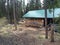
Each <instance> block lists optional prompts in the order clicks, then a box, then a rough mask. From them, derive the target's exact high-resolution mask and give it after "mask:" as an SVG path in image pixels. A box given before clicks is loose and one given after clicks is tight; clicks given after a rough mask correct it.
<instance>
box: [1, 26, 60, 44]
mask: <svg viewBox="0 0 60 45" xmlns="http://www.w3.org/2000/svg"><path fill="white" fill-rule="evenodd" d="M17 27H18V29H17V30H14V27H12V26H11V27H9V26H6V27H3V28H1V30H0V45H60V34H59V33H55V37H54V38H55V42H53V43H52V42H50V31H49V36H48V37H49V38H48V39H45V28H44V27H43V28H36V27H26V26H21V25H18V26H17Z"/></svg>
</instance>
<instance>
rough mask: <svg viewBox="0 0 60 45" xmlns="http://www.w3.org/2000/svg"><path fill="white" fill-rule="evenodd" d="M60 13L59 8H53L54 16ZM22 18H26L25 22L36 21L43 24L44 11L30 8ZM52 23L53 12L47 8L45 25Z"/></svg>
mask: <svg viewBox="0 0 60 45" xmlns="http://www.w3.org/2000/svg"><path fill="white" fill-rule="evenodd" d="M59 13H60V8H56V9H55V13H54V14H55V15H54V17H55V18H56V17H58V16H59V15H58V14H59ZM23 18H26V19H28V20H27V21H26V23H27V24H28V23H31V25H32V22H35V23H38V24H39V25H42V26H44V25H45V11H44V10H32V11H28V12H27V13H26V14H25V15H23ZM50 23H53V12H51V13H50V12H49V9H47V25H48V24H50Z"/></svg>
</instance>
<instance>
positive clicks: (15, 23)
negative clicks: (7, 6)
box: [13, 0, 17, 30]
mask: <svg viewBox="0 0 60 45" xmlns="http://www.w3.org/2000/svg"><path fill="white" fill-rule="evenodd" d="M13 15H14V25H15V30H17V22H16V15H15V0H13Z"/></svg>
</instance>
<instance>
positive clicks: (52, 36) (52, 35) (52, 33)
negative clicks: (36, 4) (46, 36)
mask: <svg viewBox="0 0 60 45" xmlns="http://www.w3.org/2000/svg"><path fill="white" fill-rule="evenodd" d="M51 42H54V24H53V25H51Z"/></svg>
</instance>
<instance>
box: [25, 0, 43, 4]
mask: <svg viewBox="0 0 60 45" xmlns="http://www.w3.org/2000/svg"><path fill="white" fill-rule="evenodd" d="M40 1H41V3H43V0H40ZM27 2H28V0H25V5H27Z"/></svg>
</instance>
